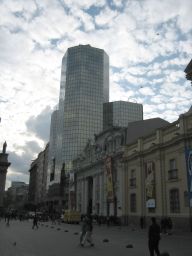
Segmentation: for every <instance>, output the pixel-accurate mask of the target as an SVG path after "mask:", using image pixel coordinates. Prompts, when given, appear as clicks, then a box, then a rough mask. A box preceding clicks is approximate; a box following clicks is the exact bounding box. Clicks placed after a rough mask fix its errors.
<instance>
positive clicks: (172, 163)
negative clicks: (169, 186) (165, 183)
mask: <svg viewBox="0 0 192 256" xmlns="http://www.w3.org/2000/svg"><path fill="white" fill-rule="evenodd" d="M169 168H170V169H169V171H168V179H169V180H172V179H177V178H178V170H177V169H176V160H175V159H170V160H169Z"/></svg>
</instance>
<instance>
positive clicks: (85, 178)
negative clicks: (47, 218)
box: [72, 127, 126, 216]
mask: <svg viewBox="0 0 192 256" xmlns="http://www.w3.org/2000/svg"><path fill="white" fill-rule="evenodd" d="M125 142H126V128H119V127H112V128H109V129H108V130H106V131H103V132H101V133H100V134H99V135H96V136H95V141H94V142H91V141H88V143H87V145H86V147H85V149H84V151H83V152H82V154H81V155H80V156H79V157H78V158H77V159H75V160H74V161H73V166H74V173H75V186H76V188H75V191H76V209H77V210H78V211H80V212H81V214H86V213H91V214H96V215H100V216H120V215H121V208H122V203H123V202H122V186H121V184H122V182H123V181H122V171H121V170H122V163H121V159H122V154H123V148H124V145H125ZM72 205H73V204H72Z"/></svg>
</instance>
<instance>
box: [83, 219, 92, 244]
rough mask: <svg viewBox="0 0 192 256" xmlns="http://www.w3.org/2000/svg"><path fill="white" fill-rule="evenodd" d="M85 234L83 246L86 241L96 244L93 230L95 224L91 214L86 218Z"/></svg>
mask: <svg viewBox="0 0 192 256" xmlns="http://www.w3.org/2000/svg"><path fill="white" fill-rule="evenodd" d="M85 231H86V232H85V235H84V237H83V240H82V242H81V246H84V245H85V243H86V242H88V243H89V244H90V246H94V243H93V239H92V231H93V224H92V218H91V216H88V217H87V218H86V225H85Z"/></svg>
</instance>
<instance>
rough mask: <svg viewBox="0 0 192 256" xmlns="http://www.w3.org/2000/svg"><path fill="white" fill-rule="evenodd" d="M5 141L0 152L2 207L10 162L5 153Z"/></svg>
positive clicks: (0, 199)
mask: <svg viewBox="0 0 192 256" xmlns="http://www.w3.org/2000/svg"><path fill="white" fill-rule="evenodd" d="M6 148H7V143H6V141H5V142H4V144H3V150H2V153H0V208H1V207H3V197H4V191H5V182H6V175H7V169H8V167H9V166H10V164H11V163H9V162H8V154H7V153H6Z"/></svg>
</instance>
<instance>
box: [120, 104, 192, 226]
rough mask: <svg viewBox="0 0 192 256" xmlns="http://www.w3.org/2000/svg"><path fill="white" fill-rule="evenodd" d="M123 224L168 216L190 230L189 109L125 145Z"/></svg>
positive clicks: (191, 123)
mask: <svg viewBox="0 0 192 256" xmlns="http://www.w3.org/2000/svg"><path fill="white" fill-rule="evenodd" d="M123 161H124V174H123V186H124V200H123V204H122V205H123V208H122V213H123V215H122V217H123V221H124V223H139V218H140V217H141V216H143V217H145V218H146V220H147V221H148V219H149V218H150V217H152V216H155V217H157V218H159V219H160V218H162V217H171V219H172V220H173V223H174V227H175V228H180V227H182V228H185V229H191V230H192V221H191V220H192V209H191V207H192V108H191V109H190V110H189V111H188V112H187V113H186V114H183V115H181V116H180V117H179V119H178V120H177V121H175V122H173V123H171V124H169V125H167V126H165V127H163V128H160V129H157V130H156V131H154V132H152V133H151V134H150V135H148V136H144V137H140V138H138V139H137V140H135V141H134V142H133V143H130V144H128V145H126V147H125V152H124V155H123Z"/></svg>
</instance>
